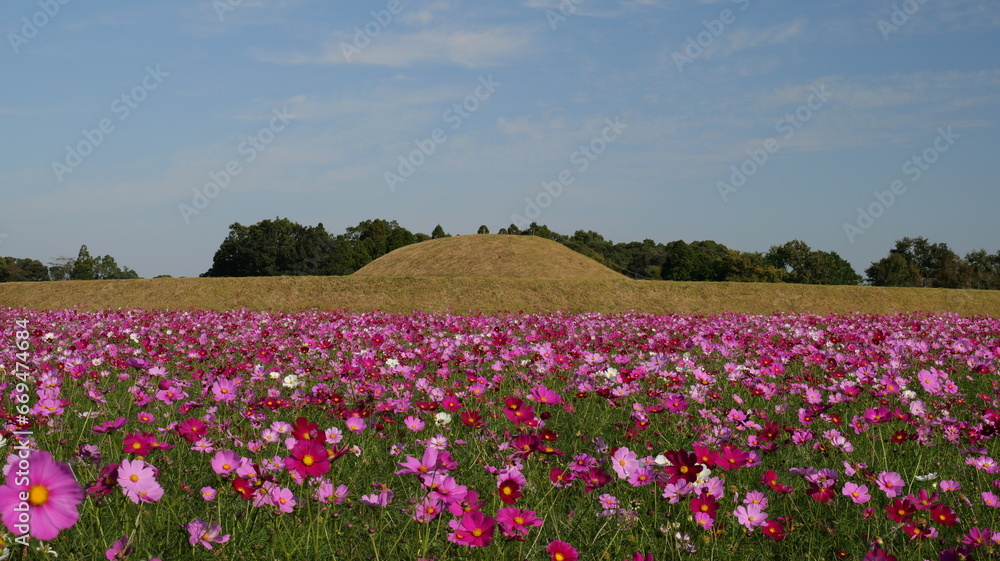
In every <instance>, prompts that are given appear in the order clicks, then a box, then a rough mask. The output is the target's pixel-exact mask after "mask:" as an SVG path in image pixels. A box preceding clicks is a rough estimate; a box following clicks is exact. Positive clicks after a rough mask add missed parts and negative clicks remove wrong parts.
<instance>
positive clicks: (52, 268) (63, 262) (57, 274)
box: [49, 257, 76, 281]
mask: <svg viewBox="0 0 1000 561" xmlns="http://www.w3.org/2000/svg"><path fill="white" fill-rule="evenodd" d="M75 265H76V259H73V258H72V257H56V258H55V259H54V260H52V261H49V279H51V280H54V281H61V280H70V279H72V278H73V268H74V266H75Z"/></svg>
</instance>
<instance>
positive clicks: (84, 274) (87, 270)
mask: <svg viewBox="0 0 1000 561" xmlns="http://www.w3.org/2000/svg"><path fill="white" fill-rule="evenodd" d="M70 279H71V280H94V258H93V257H91V256H90V251H89V250H88V249H87V246H86V245H82V246H80V253H79V254H77V256H76V261H75V262H73V270H72V272H70Z"/></svg>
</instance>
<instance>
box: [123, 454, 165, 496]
mask: <svg viewBox="0 0 1000 561" xmlns="http://www.w3.org/2000/svg"><path fill="white" fill-rule="evenodd" d="M118 484H119V485H121V487H122V492H124V493H125V496H127V497H128V498H129V499H130V500H131V501H132V502H134V503H136V504H138V503H140V502H147V503H151V502H156V501H158V500H160V498H161V497H163V487H160V484H159V483H157V482H156V471H155V468H153V466H151V465H149V464H147V463H146V462H144V461H142V460H122V463H121V466H120V467H119V468H118Z"/></svg>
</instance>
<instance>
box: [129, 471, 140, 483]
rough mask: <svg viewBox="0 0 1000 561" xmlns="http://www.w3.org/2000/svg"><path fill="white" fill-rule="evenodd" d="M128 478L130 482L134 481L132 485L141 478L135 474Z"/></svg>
mask: <svg viewBox="0 0 1000 561" xmlns="http://www.w3.org/2000/svg"><path fill="white" fill-rule="evenodd" d="M128 478H129V480H130V481H132V483H135V482H136V481H139V476H138V475H136V474H134V473H133V474H132V475H130V476H128Z"/></svg>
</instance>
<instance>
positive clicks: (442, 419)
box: [434, 411, 451, 427]
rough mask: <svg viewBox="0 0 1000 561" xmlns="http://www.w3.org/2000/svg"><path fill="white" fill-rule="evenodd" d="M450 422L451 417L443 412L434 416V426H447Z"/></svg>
mask: <svg viewBox="0 0 1000 561" xmlns="http://www.w3.org/2000/svg"><path fill="white" fill-rule="evenodd" d="M450 422H451V415H449V414H448V413H446V412H444V411H441V412H439V413H436V414H435V415H434V424H436V425H437V426H439V427H440V426H444V425H447V424H448V423H450Z"/></svg>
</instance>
